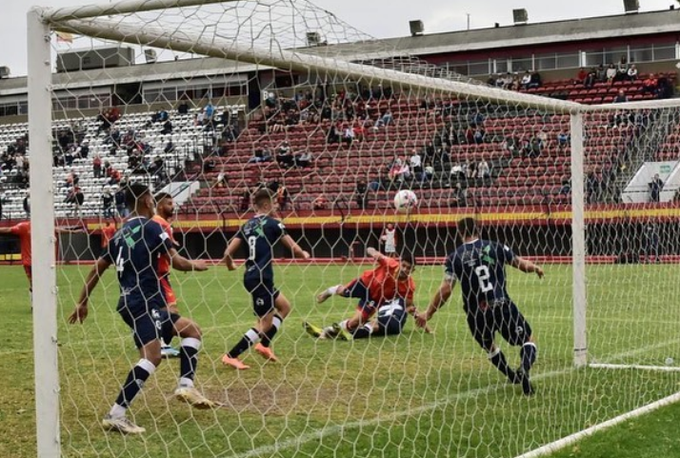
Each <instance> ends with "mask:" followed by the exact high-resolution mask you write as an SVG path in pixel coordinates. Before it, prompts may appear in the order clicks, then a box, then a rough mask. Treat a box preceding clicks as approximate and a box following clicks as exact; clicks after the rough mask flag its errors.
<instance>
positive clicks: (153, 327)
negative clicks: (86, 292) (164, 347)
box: [118, 307, 179, 348]
mask: <svg viewBox="0 0 680 458" xmlns="http://www.w3.org/2000/svg"><path fill="white" fill-rule="evenodd" d="M118 313H120V316H121V318H123V321H125V323H126V324H127V325H128V326H129V327H130V329H132V337H133V339H134V341H135V345H136V346H137V348H142V347H143V346H144V345H146V344H148V343H149V342H153V341H154V340H156V339H160V340H162V341H163V342H166V343H169V342H170V341H172V337H173V325H174V323H175V322H176V321H177V320H178V319H179V315H177V314H174V313H173V314H168V311H167V310H159V309H157V308H150V309H142V308H130V307H122V308H119V310H118Z"/></svg>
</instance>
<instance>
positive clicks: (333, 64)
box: [28, 0, 680, 458]
mask: <svg viewBox="0 0 680 458" xmlns="http://www.w3.org/2000/svg"><path fill="white" fill-rule="evenodd" d="M232 2H233V0H226V1H225V0H127V1H122V2H119V3H114V4H103V5H92V6H83V7H73V8H61V9H54V10H52V9H41V8H35V9H32V10H31V11H30V12H29V14H28V50H29V52H28V73H29V77H28V93H29V106H28V109H29V129H30V147H31V152H32V155H33V160H32V161H31V168H30V192H31V199H32V212H31V222H32V245H33V253H34V254H33V275H34V277H35V278H36V279H38V281H36V282H35V284H34V287H33V297H32V301H33V316H34V321H33V324H34V356H35V389H36V419H37V437H38V455H39V456H41V457H49V458H51V457H55V458H56V457H59V456H61V444H60V432H59V431H60V426H59V368H58V366H57V361H58V341H57V294H58V290H57V281H56V272H55V266H56V260H55V247H56V239H55V236H54V231H55V224H54V218H53V215H54V195H55V190H54V185H53V180H52V176H53V170H52V157H51V150H52V138H51V132H52V127H51V125H52V96H51V95H52V81H51V76H52V61H53V56H52V55H51V47H50V35H51V33H52V32H57V31H58V32H67V33H75V34H79V35H83V36H87V37H92V38H94V39H99V40H112V41H115V42H121V43H130V44H134V45H143V46H148V47H153V48H160V49H166V50H173V51H176V52H190V53H194V54H198V55H201V56H210V57H216V58H222V59H229V60H234V61H238V62H241V63H248V64H254V65H256V66H258V67H261V68H282V69H286V70H288V71H297V72H300V73H303V74H307V75H317V76H320V77H324V78H325V77H328V78H331V79H332V78H341V79H344V78H347V79H351V80H354V81H364V82H367V83H370V84H378V83H380V84H383V85H390V86H392V87H395V88H408V91H410V93H411V94H413V95H414V96H420V95H423V94H427V93H430V92H435V93H437V94H443V95H446V96H450V97H452V98H460V99H466V100H476V101H484V102H487V103H495V104H509V105H514V106H520V107H523V108H527V109H535V110H539V111H544V112H547V113H554V114H563V115H569V117H570V142H571V143H570V145H571V164H570V170H571V215H570V218H571V236H572V240H571V250H572V259H571V263H572V265H571V267H572V275H571V279H572V282H573V283H572V290H571V293H572V298H573V299H572V302H573V304H572V305H573V365H574V366H575V367H577V368H581V367H584V366H587V365H588V362H589V360H588V342H587V332H586V329H587V328H586V311H587V304H588V302H587V301H588V298H587V286H586V223H585V216H586V215H585V204H586V195H585V188H586V183H585V173H584V143H585V142H586V139H584V117H587V116H588V114H589V113H596V112H608V111H613V110H621V109H631V110H640V109H657V108H671V107H677V106H679V105H680V103H678V102H676V101H664V102H645V103H631V104H621V105H619V106H616V107H613V106H610V105H598V106H586V105H581V104H578V103H574V102H568V101H563V100H555V99H549V98H544V97H539V96H534V95H530V94H524V93H519V92H511V91H506V90H502V89H498V88H495V87H488V86H485V85H476V84H468V83H465V82H460V81H451V80H446V79H437V78H432V77H429V76H426V75H420V74H417V73H408V72H403V71H399V70H398V69H390V68H382V67H380V66H375V65H363V64H360V63H356V62H357V61H361V60H362V56H361V54H360V51H357V52H356V53H352V52H345V53H343V54H334V50H333V47H332V46H329V47H327V48H326V47H320V48H314V49H284V48H282V47H279V46H271V47H270V48H269V49H265V48H258V47H256V46H254V45H253V46H247V45H244V44H242V43H238V42H237V41H236V40H231V39H229V38H228V37H222V36H213V35H208V34H203V33H198V32H196V31H194V30H186V31H185V30H179V29H175V30H172V29H167V28H163V27H162V24H145V26H144V27H141V28H140V27H139V26H137V27H135V24H134V23H132V22H131V21H125V20H116V19H115V18H116V17H117V16H119V17H124V16H125V15H126V14H128V13H144V12H150V11H157V10H169V9H181V8H190V7H203V6H208V5H212V4H220V3H232ZM386 57H392V56H386Z"/></svg>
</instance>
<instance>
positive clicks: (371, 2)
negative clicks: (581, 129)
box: [0, 0, 677, 76]
mask: <svg viewBox="0 0 680 458" xmlns="http://www.w3.org/2000/svg"><path fill="white" fill-rule="evenodd" d="M34 1H35V0H34ZM313 1H314V3H316V4H317V5H318V6H320V7H322V8H324V9H326V10H328V11H331V12H333V13H335V15H336V16H338V17H339V18H341V19H343V20H344V21H346V22H348V23H350V24H352V25H353V26H354V27H356V28H357V29H359V30H361V31H363V32H366V33H368V34H369V35H372V36H375V37H378V38H387V37H395V36H404V35H408V34H409V28H408V21H409V20H412V19H420V20H422V21H423V22H424V23H425V33H433V32H446V31H451V30H462V29H465V28H466V27H467V20H468V16H467V15H468V14H469V15H470V26H471V28H485V27H490V26H493V24H494V23H495V22H499V23H500V24H501V25H509V24H512V10H513V9H514V8H526V9H527V10H528V12H529V22H543V21H554V20H560V19H574V18H579V17H592V16H602V15H610V14H620V13H622V12H623V0H474V1H461V0H417V1H413V0H408V1H407V0H313ZM639 2H640V7H641V8H640V9H641V11H654V10H665V9H668V7H669V6H670V5H671V4H677V2H676V0H639ZM31 3H33V2H32V1H31V0H0V43H2V45H0V66H8V67H10V69H11V72H12V76H19V75H25V74H26V12H27V11H28V9H29V7H30V5H31ZM91 3H108V0H104V1H101V0H99V1H97V0H38V2H37V4H39V5H40V6H48V7H60V6H73V5H84V4H91ZM388 18H389V19H388Z"/></svg>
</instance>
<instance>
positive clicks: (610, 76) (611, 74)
mask: <svg viewBox="0 0 680 458" xmlns="http://www.w3.org/2000/svg"><path fill="white" fill-rule="evenodd" d="M605 76H606V78H607V82H608V83H613V82H614V79H615V78H616V67H615V66H614V64H609V67H607V72H606V73H605Z"/></svg>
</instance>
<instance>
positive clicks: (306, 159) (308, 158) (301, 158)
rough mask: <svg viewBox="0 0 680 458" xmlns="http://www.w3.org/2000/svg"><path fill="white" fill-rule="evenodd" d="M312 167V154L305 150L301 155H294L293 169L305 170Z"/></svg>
mask: <svg viewBox="0 0 680 458" xmlns="http://www.w3.org/2000/svg"><path fill="white" fill-rule="evenodd" d="M311 165H312V153H310V152H309V151H308V150H305V151H304V152H303V153H302V154H296V155H295V167H298V168H303V169H304V168H307V167H309V166H311Z"/></svg>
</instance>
